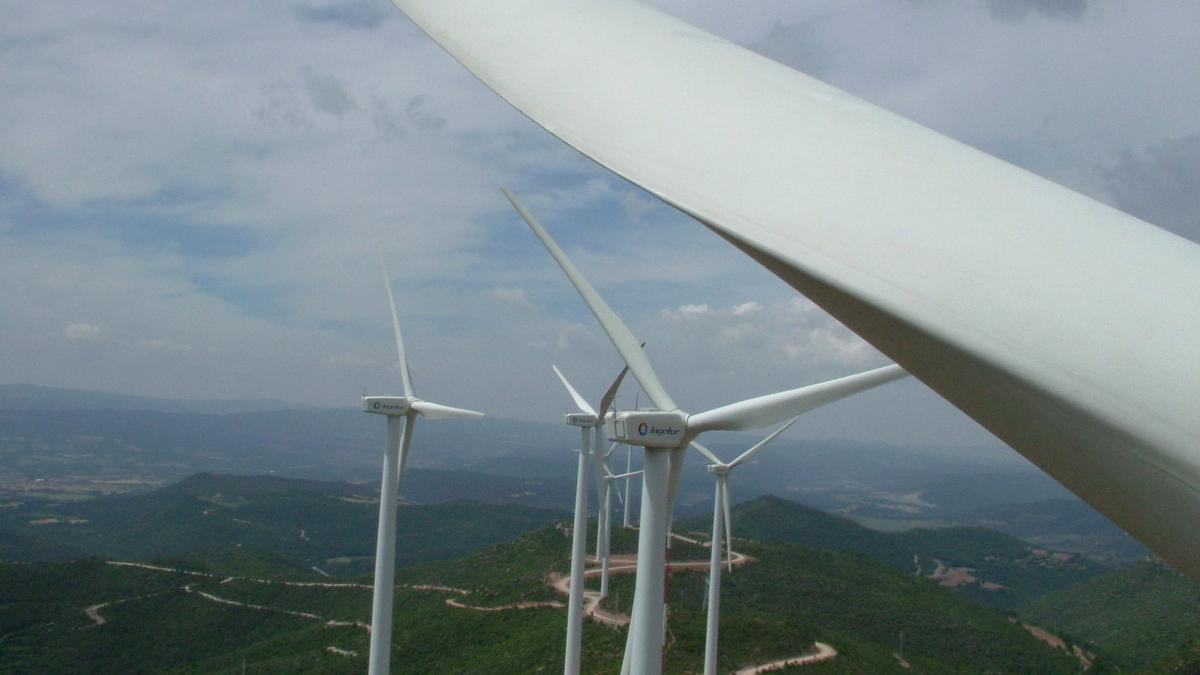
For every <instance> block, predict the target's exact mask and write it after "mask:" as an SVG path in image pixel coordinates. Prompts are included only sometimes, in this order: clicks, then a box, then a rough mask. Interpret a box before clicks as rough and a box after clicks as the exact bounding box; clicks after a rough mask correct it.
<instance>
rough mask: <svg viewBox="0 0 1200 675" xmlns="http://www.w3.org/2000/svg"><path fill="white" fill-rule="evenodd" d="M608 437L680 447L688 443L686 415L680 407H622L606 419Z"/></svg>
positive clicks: (612, 439)
mask: <svg viewBox="0 0 1200 675" xmlns="http://www.w3.org/2000/svg"><path fill="white" fill-rule="evenodd" d="M604 427H605V431H606V432H607V434H608V440H610V441H614V442H616V443H627V444H629V445H637V446H640V447H643V448H678V447H681V446H683V445H684V444H685V442H686V441H685V440H684V439H685V437H686V435H687V415H685V414H684V413H682V412H679V411H678V410H670V411H665V410H622V411H618V412H615V413H612V414H611V415H608V416H607V417H606V418H605V420H604Z"/></svg>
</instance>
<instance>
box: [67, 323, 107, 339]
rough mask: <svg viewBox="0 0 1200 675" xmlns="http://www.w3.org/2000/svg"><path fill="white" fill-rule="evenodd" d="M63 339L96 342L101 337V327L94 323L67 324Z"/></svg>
mask: <svg viewBox="0 0 1200 675" xmlns="http://www.w3.org/2000/svg"><path fill="white" fill-rule="evenodd" d="M63 337H65V338H67V339H68V340H95V339H97V338H99V337H100V327H99V326H97V325H96V324H92V323H72V324H67V327H66V328H64V329H63Z"/></svg>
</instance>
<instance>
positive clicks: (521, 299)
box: [484, 286, 533, 307]
mask: <svg viewBox="0 0 1200 675" xmlns="http://www.w3.org/2000/svg"><path fill="white" fill-rule="evenodd" d="M484 294H485V295H487V297H489V298H492V299H493V300H496V301H499V302H503V303H506V304H510V305H521V306H524V307H533V303H532V302H530V301H529V298H528V296H526V294H525V289H523V288H504V287H500V286H496V287H493V288H489V289H488V290H486V291H484Z"/></svg>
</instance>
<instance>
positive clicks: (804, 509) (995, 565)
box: [685, 496, 1106, 608]
mask: <svg viewBox="0 0 1200 675" xmlns="http://www.w3.org/2000/svg"><path fill="white" fill-rule="evenodd" d="M731 515H732V518H733V523H734V527H733V531H734V532H735V533H737V535H738V537H748V538H753V539H761V540H768V541H783V542H793V543H797V544H801V545H804V546H807V547H809V548H814V549H823V550H841V551H856V552H858V553H862V554H864V555H866V556H868V557H870V558H874V559H875V560H878V561H880V562H884V563H887V564H888V565H890V566H892V567H894V568H896V569H899V570H902V571H904V572H907V573H909V574H913V575H914V576H922V577H926V578H931V579H934V580H935V581H938V582H939V583H941V584H942V585H943V586H947V587H949V588H954V589H955V590H957V591H959V592H961V593H963V594H965V595H967V596H968V597H970V598H972V599H974V600H976V601H978V602H982V603H984V604H988V605H993V606H997V607H1005V608H1012V607H1015V606H1016V605H1018V604H1020V603H1021V602H1024V601H1027V600H1029V599H1031V598H1035V597H1038V596H1041V595H1043V594H1045V593H1047V592H1050V591H1053V590H1058V589H1061V588H1066V587H1068V586H1070V585H1072V584H1075V583H1078V582H1080V581H1083V580H1084V579H1089V578H1091V577H1093V576H1095V575H1097V574H1100V573H1101V572H1104V571H1105V570H1106V568H1105V567H1104V566H1103V565H1101V564H1099V563H1097V562H1094V561H1092V560H1089V559H1088V558H1085V557H1083V556H1081V555H1073V554H1066V553H1058V552H1055V551H1051V550H1047V549H1042V548H1039V547H1037V546H1034V545H1033V544H1029V543H1027V542H1024V541H1021V540H1020V539H1017V538H1015V537H1011V536H1009V535H1007V534H1004V533H1002V532H996V531H994V530H988V529H985V528H981V527H947V528H939V529H932V530H931V529H914V530H908V531H905V532H894V533H886V532H879V531H877V530H872V529H870V528H867V527H865V526H863V525H860V524H858V523H856V522H854V521H853V520H850V519H849V518H844V517H842V516H837V515H833V514H830V513H826V512H824V511H820V510H818V509H815V508H812V507H809V506H805V505H803V504H800V503H797V502H792V501H788V500H786V499H781V498H779V497H775V496H765V497H759V498H758V499H753V500H750V501H748V502H743V503H741V504H738V505H737V506H735V507H734V508H733V512H732V514H731ZM707 524H708V521H706V520H704V519H700V518H697V519H695V520H691V521H687V522H686V523H685V527H692V528H694V529H697V530H702V529H703V528H705V527H707Z"/></svg>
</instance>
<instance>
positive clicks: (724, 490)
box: [721, 474, 733, 572]
mask: <svg viewBox="0 0 1200 675" xmlns="http://www.w3.org/2000/svg"><path fill="white" fill-rule="evenodd" d="M721 506H722V508H723V510H724V511H725V518H724V520H725V558H726V560H728V561H729V571H730V572H732V571H733V519H732V518H730V515H729V474H725V475H723V476H721Z"/></svg>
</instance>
